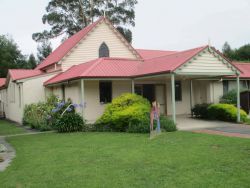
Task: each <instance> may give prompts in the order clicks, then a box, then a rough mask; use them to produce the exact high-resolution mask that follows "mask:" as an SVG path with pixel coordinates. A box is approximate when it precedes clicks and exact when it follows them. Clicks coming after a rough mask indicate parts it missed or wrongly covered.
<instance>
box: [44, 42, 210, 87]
mask: <svg viewBox="0 0 250 188" xmlns="http://www.w3.org/2000/svg"><path fill="white" fill-rule="evenodd" d="M206 47H207V46H203V47H200V48H195V49H191V50H187V51H183V52H178V53H175V54H170V55H166V56H162V57H159V58H154V59H150V60H144V61H143V60H133V59H123V58H98V59H95V60H92V61H89V62H87V63H82V64H80V65H75V66H72V67H71V68H70V69H68V70H67V71H65V72H63V73H61V74H59V75H57V76H54V77H53V78H51V79H50V80H48V81H46V82H45V83H44V84H45V85H49V84H54V83H59V82H63V81H67V80H72V79H77V78H106V77H107V78H109V77H110V78H112V77H119V78H122V77H128V78H129V77H138V76H143V75H148V74H155V73H164V72H171V71H173V70H175V69H176V68H177V67H178V66H180V65H182V64H183V63H185V62H187V61H188V60H189V59H191V58H192V57H193V56H195V55H196V54H198V53H199V52H200V51H202V50H203V49H205V48H206Z"/></svg>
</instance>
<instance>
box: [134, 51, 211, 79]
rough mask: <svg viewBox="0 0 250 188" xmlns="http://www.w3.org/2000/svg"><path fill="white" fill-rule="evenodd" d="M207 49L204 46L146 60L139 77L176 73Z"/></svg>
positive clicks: (138, 73) (140, 68) (139, 70)
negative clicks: (175, 71) (176, 70)
mask: <svg viewBox="0 0 250 188" xmlns="http://www.w3.org/2000/svg"><path fill="white" fill-rule="evenodd" d="M207 47H208V46H203V47H199V48H194V49H190V50H186V51H181V52H177V53H174V54H170V55H166V56H162V57H157V58H154V59H149V60H145V62H144V63H143V64H142V65H140V67H139V69H138V72H137V75H147V74H155V73H160V72H171V71H174V70H175V69H176V68H178V67H179V66H181V65H182V64H184V63H185V62H187V61H188V60H190V59H191V58H192V57H194V56H195V55H196V54H198V53H199V52H201V51H202V50H204V49H205V48H207Z"/></svg>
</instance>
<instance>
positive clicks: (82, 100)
mask: <svg viewBox="0 0 250 188" xmlns="http://www.w3.org/2000/svg"><path fill="white" fill-rule="evenodd" d="M80 94H81V96H80V98H81V104H82V118H84V108H85V101H84V80H83V79H81V92H80Z"/></svg>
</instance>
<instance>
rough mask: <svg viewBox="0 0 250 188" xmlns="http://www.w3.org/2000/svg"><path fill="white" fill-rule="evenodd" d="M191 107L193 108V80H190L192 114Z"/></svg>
mask: <svg viewBox="0 0 250 188" xmlns="http://www.w3.org/2000/svg"><path fill="white" fill-rule="evenodd" d="M192 108H193V80H190V110H191V115H193V114H192Z"/></svg>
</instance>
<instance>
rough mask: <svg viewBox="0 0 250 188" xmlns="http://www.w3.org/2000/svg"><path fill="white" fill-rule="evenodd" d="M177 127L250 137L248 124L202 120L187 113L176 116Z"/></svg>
mask: <svg viewBox="0 0 250 188" xmlns="http://www.w3.org/2000/svg"><path fill="white" fill-rule="evenodd" d="M177 128H178V130H181V131H193V132H199V133H208V134H217V135H224V136H232V137H241V138H250V125H243V124H237V123H230V122H223V121H210V120H202V119H196V118H191V117H190V116H187V115H181V116H177Z"/></svg>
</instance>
